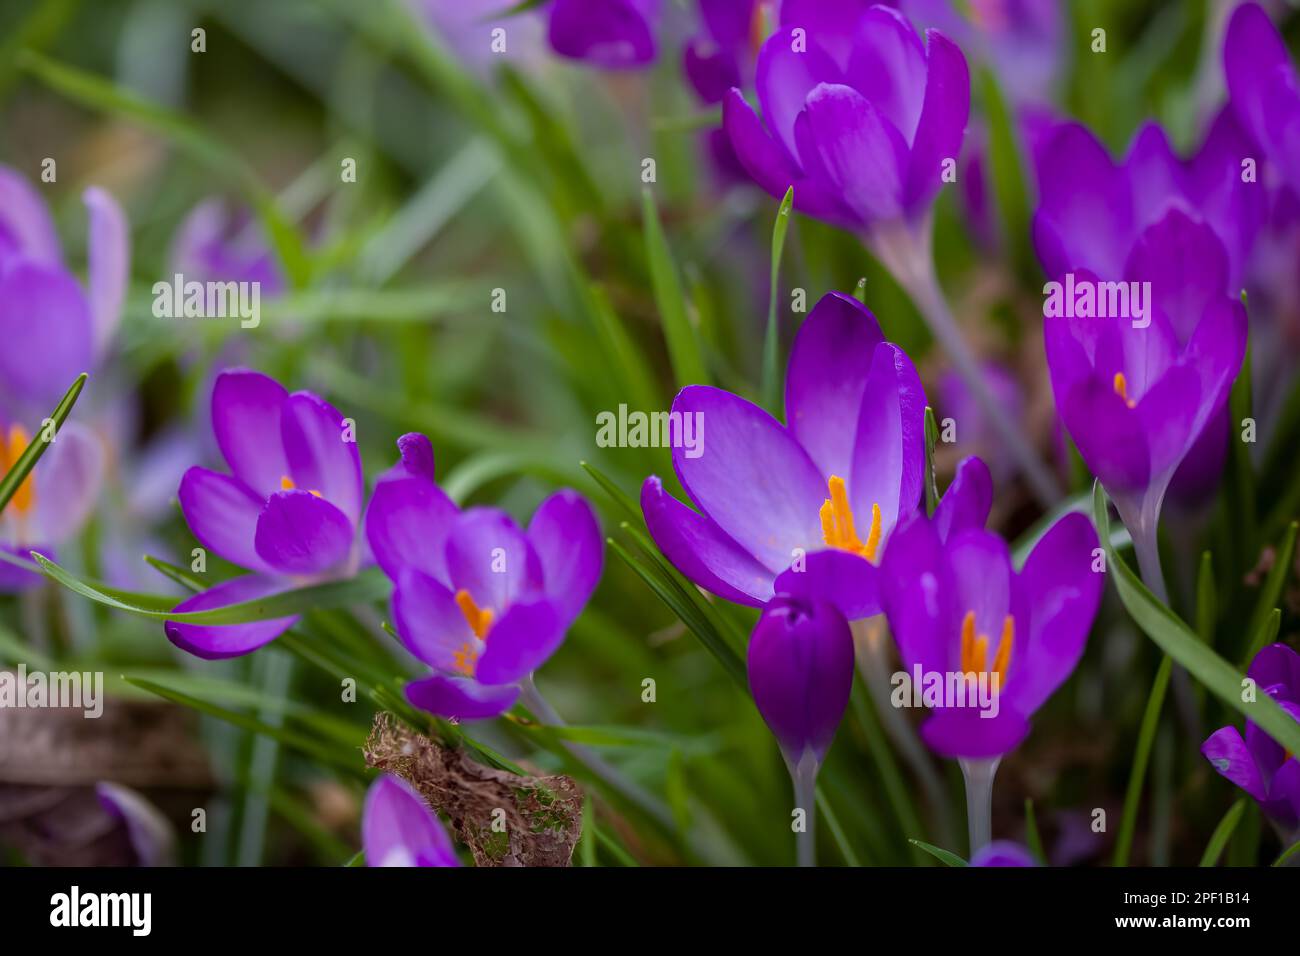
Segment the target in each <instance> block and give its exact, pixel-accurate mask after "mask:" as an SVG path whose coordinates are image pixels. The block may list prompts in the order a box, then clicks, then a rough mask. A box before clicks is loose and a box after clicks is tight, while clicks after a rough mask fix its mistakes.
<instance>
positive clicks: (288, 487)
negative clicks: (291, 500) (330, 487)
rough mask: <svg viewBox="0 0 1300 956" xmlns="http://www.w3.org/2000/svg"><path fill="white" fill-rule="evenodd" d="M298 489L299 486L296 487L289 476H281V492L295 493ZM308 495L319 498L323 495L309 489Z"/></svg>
mask: <svg viewBox="0 0 1300 956" xmlns="http://www.w3.org/2000/svg"><path fill="white" fill-rule="evenodd" d="M297 487H298V486H297V485H295V484H294V483H293V479H292V478H290V477H289V476H288V475H281V476H280V490H281V491H293V490H294V489H295V488H297ZM307 493H308V494H312V495H315V496H316V497H317V498H319V497H321V493H320V492H319V491H317V490H316V489H315V488H311V489H308V492H307Z"/></svg>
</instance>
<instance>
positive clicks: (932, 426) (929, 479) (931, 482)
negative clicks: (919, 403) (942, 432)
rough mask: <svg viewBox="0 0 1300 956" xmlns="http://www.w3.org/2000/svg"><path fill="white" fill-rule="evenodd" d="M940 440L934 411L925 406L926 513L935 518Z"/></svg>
mask: <svg viewBox="0 0 1300 956" xmlns="http://www.w3.org/2000/svg"><path fill="white" fill-rule="evenodd" d="M938 440H939V426H938V424H937V423H936V422H935V420H934V409H933V408H931V407H930V406H929V405H927V406H925V513H926V514H927V515H928V516H930V517H934V509H935V508H937V507H938V506H939V479H938V478H937V477H936V476H935V473H934V446H935V443H936V442H938Z"/></svg>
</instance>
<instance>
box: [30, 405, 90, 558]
mask: <svg viewBox="0 0 1300 956" xmlns="http://www.w3.org/2000/svg"><path fill="white" fill-rule="evenodd" d="M34 481H35V492H36V494H35V498H36V528H37V530H38V533H39V536H40V539H41V541H42V543H46V544H52V545H59V544H62V543H63V542H64V541H67V540H68V539H69V538H71V537H73V536H74V535H75V534H77V533H78V532H79V531H80V530H81V529H82V528H83V527H84V526H85V524H86V521H87V520H88V519H89V518H90V516H91V514H92V513H93V512H94V510H95V505H96V504H97V503H98V501H99V492H100V490H101V488H102V487H103V483H104V446H103V445H102V444H101V443H100V440H99V437H98V436H97V435H96V434H95V433H94V432H93V431H91V430H90V429H89V428H87V427H86V426H85V425H82V424H80V423H78V422H65V423H64V425H63V427H62V428H60V429H59V431H58V433H57V434H56V435H55V436H54V442H53V443H52V444H51V445H50V447H49V448H48V449H47V450H46V452H45V455H44V456H43V457H42V458H41V460H40V461H39V462H37V463H36V470H35V472H34Z"/></svg>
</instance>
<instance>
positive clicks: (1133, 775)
mask: <svg viewBox="0 0 1300 956" xmlns="http://www.w3.org/2000/svg"><path fill="white" fill-rule="evenodd" d="M1172 672H1173V660H1172V659H1171V658H1170V657H1169V656H1168V655H1166V656H1165V657H1162V658H1161V659H1160V667H1159V669H1158V670H1157V671H1156V679H1155V680H1154V681H1153V682H1152V684H1151V692H1150V693H1149V694H1148V695H1147V706H1146V709H1145V710H1144V711H1143V712H1142V724H1141V728H1140V729H1139V731H1138V740H1137V749H1136V750H1135V751H1134V753H1133V764H1132V767H1131V768H1130V770H1129V778H1128V789H1127V790H1126V791H1125V792H1124V812H1123V816H1121V817H1120V823H1119V835H1118V836H1117V837H1116V838H1115V854H1114V856H1113V857H1112V858H1111V866H1128V861H1129V854H1130V853H1131V852H1132V850H1133V834H1134V832H1135V831H1136V830H1137V815H1138V807H1139V805H1140V804H1141V802H1142V784H1143V781H1144V780H1145V779H1146V773H1147V764H1148V763H1149V762H1150V760H1151V747H1152V745H1153V744H1154V743H1155V739H1156V728H1157V727H1158V726H1159V725H1160V709H1161V708H1162V707H1163V706H1164V702H1165V692H1166V691H1167V690H1168V689H1169V675H1170V674H1171V673H1172Z"/></svg>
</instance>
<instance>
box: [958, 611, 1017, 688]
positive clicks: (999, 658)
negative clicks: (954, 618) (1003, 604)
mask: <svg viewBox="0 0 1300 956" xmlns="http://www.w3.org/2000/svg"><path fill="white" fill-rule="evenodd" d="M1015 636H1016V622H1015V619H1014V618H1012V616H1011V615H1010V614H1008V615H1007V616H1006V617H1005V618H1003V619H1002V636H1001V638H1000V639H999V640H998V648H997V651H996V652H994V654H993V666H992V667H991V668H987V669H988V671H989V673H990V674H997V675H998V688H999V689H1001V688H1003V687H1005V686H1006V684H1007V669H1008V668H1009V667H1010V666H1011V649H1012V647H1013V646H1014V645H1015ZM988 648H989V639H988V637H986V636H985V635H983V634H981V635H979V636H978V637H977V636H976V635H975V612H974V611H967V612H966V616H965V617H964V618H962V622H961V672H962V673H963V674H982V673H984V671H985V669H986V667H985V661H987V660H988Z"/></svg>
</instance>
